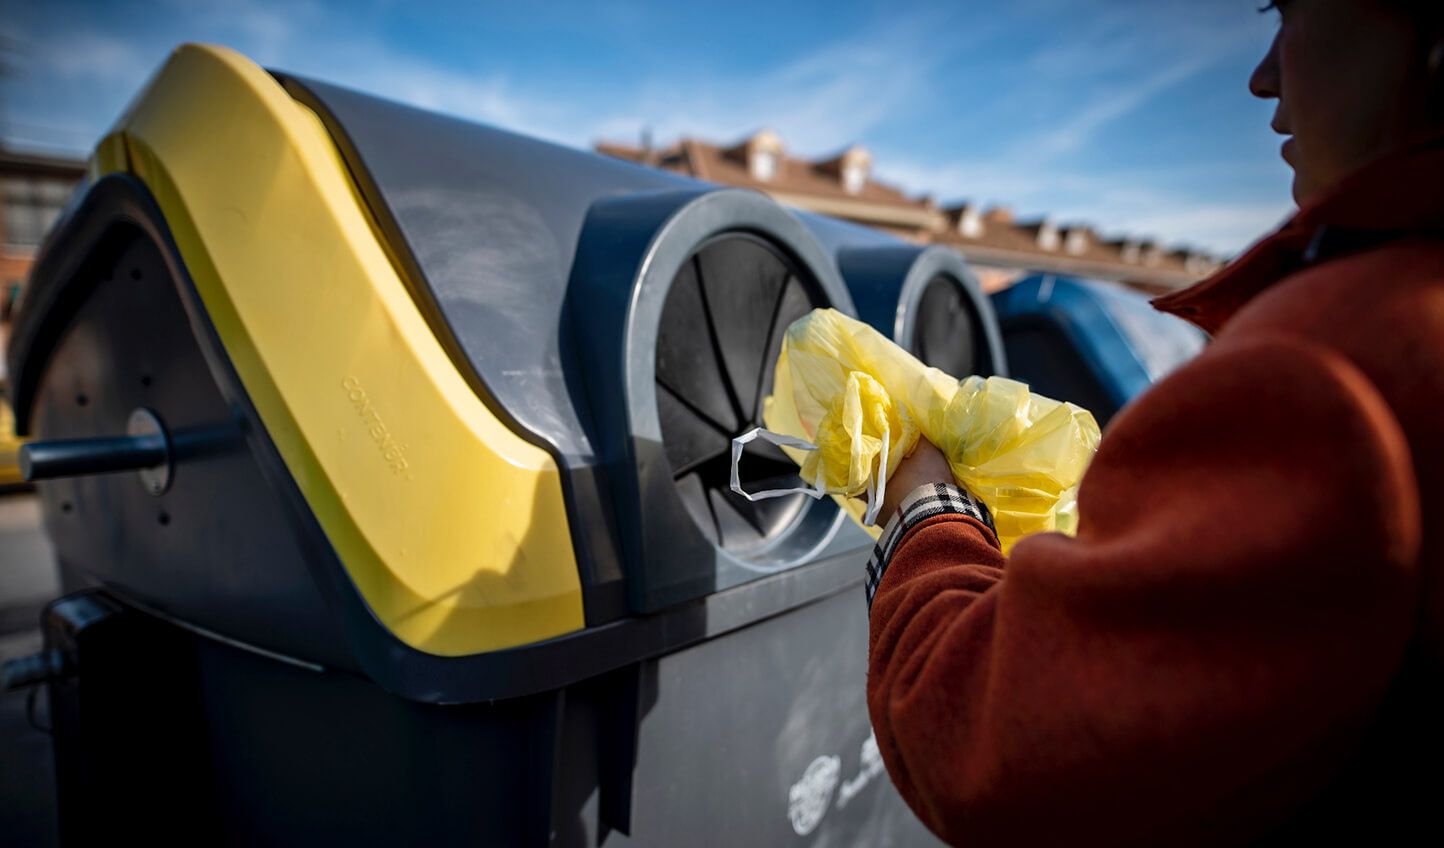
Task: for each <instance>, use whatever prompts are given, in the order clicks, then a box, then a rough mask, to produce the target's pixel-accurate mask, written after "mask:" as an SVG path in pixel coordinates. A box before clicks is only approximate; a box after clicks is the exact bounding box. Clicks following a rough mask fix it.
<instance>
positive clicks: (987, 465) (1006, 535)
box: [732, 309, 1100, 552]
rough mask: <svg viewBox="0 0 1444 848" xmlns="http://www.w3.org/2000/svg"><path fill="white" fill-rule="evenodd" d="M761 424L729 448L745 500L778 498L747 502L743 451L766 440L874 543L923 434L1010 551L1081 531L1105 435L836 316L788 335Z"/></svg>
mask: <svg viewBox="0 0 1444 848" xmlns="http://www.w3.org/2000/svg"><path fill="white" fill-rule="evenodd" d="M763 421H764V422H765V423H766V425H767V429H766V430H765V431H760V432H759V431H754V433H750V434H748V435H747V436H744V437H742V438H741V439H739V440H738V443H736V444H734V446H733V480H732V482H733V488H734V489H735V490H736V491H738V492H739V493H740V494H743V495H744V496H748V497H766V496H776V495H777V494H781V492H769V493H750V494H749V493H746V492H743V491H742V488H741V486H740V485H739V484H738V479H737V472H736V467H737V466H736V463H737V460H738V459H739V458H740V455H741V451H742V445H743V444H745V443H746V441H750V439H751V438H755V437H758V436H762V437H764V438H767V439H768V440H769V441H772V442H774V443H775V444H779V445H780V446H781V447H782V449H783V450H784V451H786V452H787V454H788V455H789V456H791V457H792V459H793V460H794V461H796V462H797V463H798V465H800V466H801V467H802V479H803V480H804V481H805V482H806V483H807V484H808V486H809V487H810V491H809V493H810V494H812V495H814V496H821V495H822V494H830V495H833V496H834V497H836V498H837V499H838V500H839V502H840V503H842V504H843V506H844V507H845V508H846V509H847V511H848V513H849V514H851V515H852V516H853V518H854V519H857V520H858V523H859V524H861V525H862V526H863V527H864V529H868V530H869V531H870V532H872V533H873V534H874V535H876V534H877V532H878V530H877V528H876V527H873V526H872V524H873V521H874V520H875V518H876V517H877V515H876V514H877V512H878V509H879V507H880V506H881V503H882V499H883V495H884V494H885V492H886V486H887V478H888V477H889V476H891V475H892V473H893V472H894V471H895V470H897V465H898V463H899V462H901V461H902V459H903V458H904V457H905V456H907V455H908V454H909V453H911V452H912V450H913V447H914V446H915V445H916V444H917V440H918V437H919V435H922V436H925V437H926V438H927V439H928V441H930V442H932V443H933V444H935V445H937V446H938V448H939V449H940V450H942V452H943V454H944V455H945V456H946V457H947V458H948V463H949V464H950V465H951V466H952V470H953V475H954V476H955V477H956V478H957V479H958V482H960V483H961V484H962V485H963V486H965V487H966V488H967V489H968V490H969V491H970V492H972V493H973V494H974V495H976V496H977V497H978V498H979V499H981V500H982V501H983V503H985V504H987V505H988V509H989V510H990V511H991V512H992V514H993V523H994V524H995V525H996V527H997V530H998V540H999V542H1001V543H1002V545H1003V550H1004V551H1005V552H1006V551H1008V550H1010V549H1011V548H1012V546H1013V543H1015V542H1016V541H1017V540H1018V539H1020V538H1022V537H1023V536H1026V535H1028V534H1030V533H1038V532H1043V531H1049V530H1056V531H1060V532H1064V533H1070V534H1071V533H1073V532H1075V531H1076V530H1077V524H1078V520H1077V511H1076V504H1075V498H1076V495H1077V490H1078V482H1079V480H1080V479H1082V477H1083V471H1084V470H1085V469H1086V468H1087V467H1088V462H1089V460H1090V459H1092V457H1093V454H1094V452H1095V451H1096V450H1097V449H1098V440H1099V436H1100V434H1099V430H1098V424H1097V422H1096V421H1094V419H1093V415H1092V413H1090V412H1088V411H1087V410H1085V409H1082V408H1081V407H1078V406H1075V405H1073V404H1071V403H1061V402H1059V401H1055V400H1050V399H1048V398H1045V397H1041V396H1039V395H1036V394H1033V393H1032V392H1030V391H1028V387H1027V386H1026V385H1024V384H1022V383H1019V382H1017V381H1015V380H1008V379H1005V378H1002V377H989V378H987V379H983V378H981V377H968V378H966V379H964V380H962V381H961V382H959V381H958V380H957V379H955V378H953V377H950V376H948V375H947V374H944V373H943V372H942V371H939V370H938V369H936V368H929V367H927V366H926V365H923V364H922V363H921V362H919V361H918V360H917V359H916V358H915V357H913V356H912V355H910V354H909V353H907V352H906V351H904V350H903V349H902V348H900V347H898V346H897V345H896V344H893V343H892V342H891V341H889V340H888V339H887V338H886V337H884V336H883V335H882V334H881V333H878V332H877V331H876V330H874V329H872V328H871V327H869V326H867V325H866V324H863V323H862V322H860V321H856V320H854V319H852V318H848V317H847V316H845V315H843V314H842V313H840V312H837V311H836V310H832V309H817V310H814V311H812V312H811V313H809V314H808V315H805V316H803V317H802V318H800V319H798V320H797V321H796V322H794V323H793V324H792V326H791V327H789V328H788V330H787V336H786V337H785V339H784V340H783V345H782V353H781V355H780V356H779V357H778V360H777V367H776V374H775V378H774V382H773V394H772V396H771V397H769V398H767V400H766V401H765V402H764V407H763ZM862 498H865V499H866V503H865V504H864V503H863V502H862V501H861V500H859V499H862Z"/></svg>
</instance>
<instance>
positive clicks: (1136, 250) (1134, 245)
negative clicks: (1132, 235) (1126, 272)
mask: <svg viewBox="0 0 1444 848" xmlns="http://www.w3.org/2000/svg"><path fill="white" fill-rule="evenodd" d="M1122 253H1123V261H1124V262H1130V263H1136V262H1138V261H1139V259H1141V258H1142V256H1143V247H1142V246H1141V245H1139V243H1138V242H1136V241H1133V240H1132V239H1129V240H1128V241H1125V242H1123V250H1122Z"/></svg>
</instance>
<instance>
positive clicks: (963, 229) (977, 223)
mask: <svg viewBox="0 0 1444 848" xmlns="http://www.w3.org/2000/svg"><path fill="white" fill-rule="evenodd" d="M958 233H959V234H961V235H962V236H963V237H965V238H973V239H975V238H982V237H983V213H981V212H979V211H978V207H976V206H972V205H968V206H964V207H963V211H962V212H961V213H960V214H959V215H958Z"/></svg>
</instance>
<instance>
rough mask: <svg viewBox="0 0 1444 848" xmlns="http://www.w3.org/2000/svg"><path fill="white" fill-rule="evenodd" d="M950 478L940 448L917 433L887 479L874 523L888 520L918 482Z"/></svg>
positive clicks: (946, 463)
mask: <svg viewBox="0 0 1444 848" xmlns="http://www.w3.org/2000/svg"><path fill="white" fill-rule="evenodd" d="M951 482H953V470H952V468H950V467H949V466H948V460H947V458H946V457H944V456H943V452H942V451H940V450H938V449H937V448H936V447H934V446H933V443H932V442H930V441H928V440H927V439H925V438H922V437H919V438H918V443H917V446H916V447H914V448H913V452H912V453H911V454H909V455H908V456H907V457H906V458H904V459H903V461H902V462H900V463H898V467H897V471H894V472H893V475H892V476H891V477H889V478H888V480H887V492H885V493H884V496H883V499H882V512H879V513H878V514H877V523H878V524H883V525H886V524H887V523H888V521H890V520H892V516H893V513H895V512H897V508H898V505H899V504H901V503H902V499H903V498H905V497H907V496H908V495H909V494H910V493H911V492H912V490H913V489H916V488H917V487H918V486H924V485H927V484H928V483H951Z"/></svg>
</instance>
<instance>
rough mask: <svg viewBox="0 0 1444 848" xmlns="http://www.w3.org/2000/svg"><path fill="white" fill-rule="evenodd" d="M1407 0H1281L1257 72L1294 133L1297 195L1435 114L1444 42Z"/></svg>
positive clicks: (1309, 192) (1283, 129)
mask: <svg viewBox="0 0 1444 848" xmlns="http://www.w3.org/2000/svg"><path fill="white" fill-rule="evenodd" d="M1410 5H1411V4H1410V2H1408V0H1277V2H1275V3H1273V4H1272V6H1273V8H1275V9H1276V10H1277V11H1278V14H1279V31H1278V35H1277V36H1275V38H1274V42H1273V45H1272V46H1271V47H1270V48H1269V52H1268V53H1267V55H1265V56H1264V58H1263V61H1261V62H1260V63H1259V66H1258V68H1256V69H1255V70H1254V72H1253V76H1252V78H1251V79H1250V80H1249V90H1250V91H1252V92H1253V93H1254V94H1255V95H1256V96H1258V97H1263V98H1274V99H1277V100H1278V108H1277V110H1276V111H1275V113H1274V119H1273V128H1274V130H1275V131H1276V132H1278V133H1280V134H1283V135H1288V136H1292V138H1290V139H1289V140H1288V141H1286V142H1285V143H1284V148H1283V157H1284V160H1285V161H1287V162H1288V163H1289V165H1290V166H1292V167H1293V169H1294V189H1293V193H1294V200H1295V201H1296V202H1297V203H1299V204H1300V205H1303V204H1305V203H1307V202H1308V201H1309V200H1310V199H1311V198H1312V197H1314V196H1315V195H1316V194H1317V193H1318V192H1319V191H1320V190H1321V189H1325V188H1328V187H1329V186H1331V185H1333V184H1334V183H1336V182H1338V181H1339V180H1340V179H1341V178H1343V177H1344V176H1346V175H1347V174H1349V173H1350V172H1352V171H1354V170H1355V169H1357V168H1359V167H1360V166H1362V165H1364V164H1366V163H1368V162H1369V161H1370V160H1372V159H1374V158H1376V157H1377V156H1379V155H1380V154H1382V153H1384V152H1386V151H1388V150H1389V149H1390V148H1393V147H1395V146H1397V145H1398V144H1400V143H1401V142H1404V141H1406V140H1408V139H1409V138H1410V137H1412V136H1416V135H1418V134H1420V133H1422V132H1424V131H1426V130H1427V129H1428V128H1429V126H1430V125H1431V123H1437V117H1436V116H1435V115H1434V108H1433V106H1432V101H1434V100H1436V99H1437V98H1436V97H1435V95H1434V93H1433V90H1434V88H1435V87H1436V86H1437V84H1438V82H1437V79H1436V77H1438V75H1439V69H1438V67H1437V66H1438V63H1439V61H1440V59H1441V58H1444V49H1438V48H1437V46H1436V45H1435V44H1434V43H1433V42H1434V41H1436V40H1437V39H1438V38H1439V36H1438V35H1437V34H1436V35H1434V37H1433V38H1431V34H1430V33H1426V32H1423V31H1421V23H1420V19H1421V16H1420V13H1419V12H1415V11H1411V9H1410Z"/></svg>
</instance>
